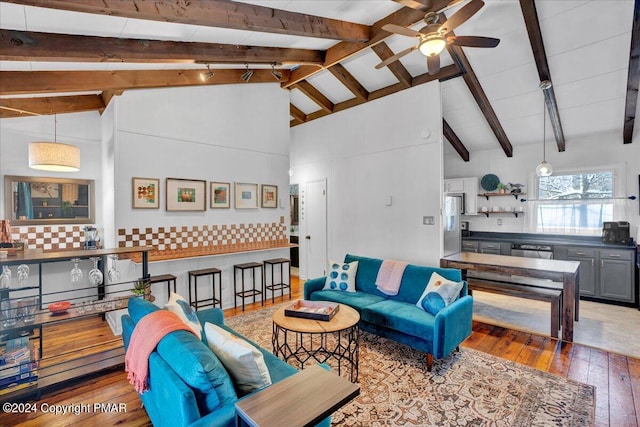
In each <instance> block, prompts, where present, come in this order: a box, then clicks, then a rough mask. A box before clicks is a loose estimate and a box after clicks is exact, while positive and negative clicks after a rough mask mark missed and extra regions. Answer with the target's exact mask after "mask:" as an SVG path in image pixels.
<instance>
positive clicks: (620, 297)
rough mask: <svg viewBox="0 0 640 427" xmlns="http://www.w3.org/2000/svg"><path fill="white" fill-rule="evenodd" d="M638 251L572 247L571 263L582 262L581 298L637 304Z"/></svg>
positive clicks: (569, 251)
mask: <svg viewBox="0 0 640 427" xmlns="http://www.w3.org/2000/svg"><path fill="white" fill-rule="evenodd" d="M633 257H634V252H633V251H631V250H617V249H596V248H584V247H568V248H567V260H569V261H578V262H580V295H581V296H586V297H593V298H600V299H608V300H615V301H621V302H628V303H633V302H635V297H636V296H635V288H634V284H635V280H634V267H635V266H634V260H633Z"/></svg>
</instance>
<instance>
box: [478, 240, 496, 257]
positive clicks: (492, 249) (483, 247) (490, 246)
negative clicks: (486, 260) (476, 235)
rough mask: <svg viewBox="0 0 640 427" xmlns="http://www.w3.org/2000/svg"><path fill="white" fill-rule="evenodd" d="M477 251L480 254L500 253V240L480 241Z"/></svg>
mask: <svg viewBox="0 0 640 427" xmlns="http://www.w3.org/2000/svg"><path fill="white" fill-rule="evenodd" d="M479 252H480V253H482V254H493V255H500V242H480V245H479Z"/></svg>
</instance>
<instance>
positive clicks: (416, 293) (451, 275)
mask: <svg viewBox="0 0 640 427" xmlns="http://www.w3.org/2000/svg"><path fill="white" fill-rule="evenodd" d="M433 273H436V274H439V275H440V276H442V277H444V278H445V279H447V280H450V281H452V282H460V281H461V280H462V274H461V273H460V270H458V269H453V268H437V267H424V266H419V265H412V264H409V265H408V266H407V268H405V270H404V274H403V275H402V283H401V284H400V292H399V293H398V295H396V296H395V297H394V299H395V300H398V301H404V302H408V303H410V304H416V303H417V302H418V301H419V300H420V297H421V296H422V294H423V292H424V289H425V287H426V286H427V284H428V283H429V280H430V279H431V275H432V274H433Z"/></svg>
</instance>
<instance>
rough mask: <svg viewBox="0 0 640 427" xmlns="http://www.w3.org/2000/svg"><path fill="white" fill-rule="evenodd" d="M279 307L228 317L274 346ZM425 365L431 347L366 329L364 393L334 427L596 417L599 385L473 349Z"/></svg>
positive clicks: (573, 421)
mask: <svg viewBox="0 0 640 427" xmlns="http://www.w3.org/2000/svg"><path fill="white" fill-rule="evenodd" d="M275 309H277V306H276V307H269V308H265V309H263V310H260V311H256V312H252V313H247V314H243V315H238V316H234V317H230V318H227V319H225V320H226V323H227V324H228V325H229V326H230V327H231V328H233V329H234V330H236V331H238V332H239V333H241V334H243V335H244V336H246V337H248V338H250V339H252V340H254V341H255V342H257V343H258V344H260V345H261V346H262V347H263V348H265V349H271V348H272V347H271V331H272V323H271V316H272V314H273V312H274V311H275ZM329 365H331V363H329ZM425 366H426V356H425V354H424V353H422V352H419V351H416V350H413V349H411V348H409V347H407V346H405V345H402V344H398V343H396V342H395V341H391V340H388V339H385V338H380V337H378V336H375V335H372V334H369V333H366V332H362V331H361V332H360V370H359V377H358V378H359V383H360V395H359V396H358V397H357V398H356V399H354V400H353V401H351V402H350V403H349V404H347V405H346V406H344V407H342V408H341V409H340V410H339V411H338V412H336V413H334V414H333V415H332V425H341V426H421V427H423V426H487V427H488V426H505V427H507V426H509V427H511V426H571V427H576V426H591V425H593V423H594V408H595V389H594V387H592V386H589V385H586V384H582V383H578V382H575V381H570V380H566V379H564V378H561V377H558V376H556V375H552V374H549V373H546V372H542V371H538V370H535V369H532V368H529V367H527V366H523V365H519V364H517V363H514V362H510V361H507V360H503V359H500V358H498V357H495V356H491V355H489V354H485V353H482V352H479V351H476V350H472V349H467V348H461V351H460V352H459V353H454V355H452V356H450V357H448V358H446V359H443V360H438V361H435V362H434V366H433V372H427V371H426V369H425ZM343 374H344V372H343Z"/></svg>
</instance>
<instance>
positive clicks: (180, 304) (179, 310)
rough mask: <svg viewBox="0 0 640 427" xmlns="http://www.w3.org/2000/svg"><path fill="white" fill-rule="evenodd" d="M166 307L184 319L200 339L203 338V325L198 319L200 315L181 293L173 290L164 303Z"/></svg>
mask: <svg viewBox="0 0 640 427" xmlns="http://www.w3.org/2000/svg"><path fill="white" fill-rule="evenodd" d="M164 308H166V309H167V310H169V311H170V312H172V313H175V314H176V315H177V316H178V317H179V318H180V320H182V321H183V322H184V324H185V325H187V326H188V327H189V329H191V330H192V331H193V333H194V334H196V336H197V337H198V339H202V325H201V324H200V321H199V320H198V316H196V312H195V310H194V309H193V307H191V306H190V305H189V303H188V302H187V300H185V299H184V298H182V297H181V296H180V295H178V294H176V293H174V292H171V297H170V298H169V301H168V302H167V303H166V304H165V305H164Z"/></svg>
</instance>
